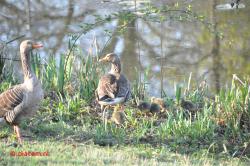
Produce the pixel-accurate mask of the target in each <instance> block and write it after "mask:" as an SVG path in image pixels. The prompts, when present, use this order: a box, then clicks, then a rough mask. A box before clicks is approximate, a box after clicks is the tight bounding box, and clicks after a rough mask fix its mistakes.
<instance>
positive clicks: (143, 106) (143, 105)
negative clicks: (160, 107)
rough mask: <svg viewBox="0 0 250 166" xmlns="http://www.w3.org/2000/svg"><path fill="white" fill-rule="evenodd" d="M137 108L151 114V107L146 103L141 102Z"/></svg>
mask: <svg viewBox="0 0 250 166" xmlns="http://www.w3.org/2000/svg"><path fill="white" fill-rule="evenodd" d="M137 107H138V109H139V110H140V111H142V112H146V113H147V112H150V107H151V105H150V104H149V103H148V102H146V101H141V102H140V103H139V105H138V106H137Z"/></svg>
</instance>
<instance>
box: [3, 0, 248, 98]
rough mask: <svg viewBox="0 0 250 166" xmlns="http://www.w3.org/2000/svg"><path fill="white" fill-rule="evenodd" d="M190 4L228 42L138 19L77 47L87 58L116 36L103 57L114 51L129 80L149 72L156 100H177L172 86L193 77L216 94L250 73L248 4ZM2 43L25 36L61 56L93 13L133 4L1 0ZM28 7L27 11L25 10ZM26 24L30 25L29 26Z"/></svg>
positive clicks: (194, 25)
mask: <svg viewBox="0 0 250 166" xmlns="http://www.w3.org/2000/svg"><path fill="white" fill-rule="evenodd" d="M150 2H152V3H154V4H155V5H157V6H160V5H165V4H170V5H173V4H175V3H176V2H177V1H174V0H171V1H169V0H157V1H154V0H151V1H150ZM178 2H179V4H185V5H188V4H191V5H192V6H193V10H194V11H196V12H200V13H203V14H204V15H205V16H206V17H207V18H209V19H210V22H213V23H214V27H213V28H214V29H216V30H218V31H222V32H223V33H224V35H225V38H224V39H223V40H222V39H220V38H219V36H217V35H215V34H212V33H210V32H209V31H208V30H207V29H206V28H205V27H204V26H202V25H201V24H200V23H198V22H176V21H171V20H169V21H166V22H163V23H153V22H149V21H144V20H142V19H138V20H136V21H133V22H131V23H130V24H129V25H128V29H127V31H126V32H125V33H124V34H118V33H116V31H117V27H118V26H119V25H121V24H122V22H121V21H120V20H114V21H113V22H112V23H110V24H104V25H101V26H99V27H96V28H95V29H94V30H92V31H91V32H89V33H88V34H86V35H85V36H83V37H81V38H80V40H79V43H78V44H79V45H80V46H81V48H82V51H83V52H84V53H87V52H88V51H89V50H90V47H91V45H92V44H93V41H94V40H95V41H96V42H97V45H98V46H99V47H100V48H102V47H103V46H104V44H105V43H106V42H107V40H109V37H108V36H107V34H106V33H105V31H104V29H109V30H111V32H112V33H113V36H112V38H111V40H110V42H109V44H108V45H107V47H106V48H105V50H104V51H103V53H107V52H112V51H115V52H117V53H118V54H119V55H120V56H121V60H122V63H123V71H124V73H126V75H127V76H128V77H129V79H130V80H131V81H133V80H134V79H136V78H137V77H138V75H137V74H136V72H135V68H137V69H138V70H140V71H141V72H142V73H143V72H144V71H145V70H147V69H148V70H149V71H150V72H149V83H150V84H149V89H150V93H151V94H152V95H157V96H160V95H161V93H160V91H161V89H163V90H164V91H165V92H166V93H167V94H170V95H173V90H172V89H173V85H174V84H175V83H177V82H178V83H181V82H184V81H185V80H187V79H188V76H189V74H190V73H191V72H192V76H193V82H197V83H199V82H200V81H201V80H203V79H206V80H207V81H208V83H209V85H210V87H211V89H215V90H218V89H219V88H221V87H225V86H226V84H227V83H230V80H231V78H232V74H233V73H236V74H238V75H239V76H244V75H249V74H250V56H249V53H250V32H249V28H250V19H249V12H250V8H249V5H250V4H249V2H246V1H245V2H244V3H245V6H246V8H244V9H239V10H227V11H219V10H216V5H218V4H223V3H229V1H223V0H211V1H203V0H199V1H198V0H197V1H195V2H194V1H184V0H183V1H178ZM145 3H147V1H139V0H137V5H136V7H137V8H139V7H143V4H145ZM0 6H1V7H0V9H1V10H0V21H1V25H0V32H1V33H0V40H1V41H8V40H9V39H12V38H14V37H16V36H20V35H23V34H24V35H26V37H32V38H33V39H34V40H39V41H42V42H43V44H44V45H45V48H46V49H45V50H44V52H43V53H42V54H43V55H45V53H46V54H55V55H57V56H60V54H61V53H63V52H65V50H66V49H67V43H68V39H69V34H70V33H75V32H80V31H81V29H80V28H79V26H78V25H79V24H81V23H82V22H92V21H93V19H94V17H93V16H92V15H93V14H101V15H107V14H110V13H113V12H117V11H120V10H124V9H127V10H134V8H135V6H134V1H133V0H132V1H114V0H109V1H98V0H84V1H74V0H64V1H58V0H45V1H41V0H37V1H29V0H25V1H18V0H1V1H0ZM28 6H29V10H28V9H27V7H28ZM27 25H28V26H27ZM19 42H20V41H15V42H13V43H11V44H10V45H8V48H9V49H8V51H9V56H13V57H18V56H17V53H16V52H17V49H16V48H17V45H18V43H19Z"/></svg>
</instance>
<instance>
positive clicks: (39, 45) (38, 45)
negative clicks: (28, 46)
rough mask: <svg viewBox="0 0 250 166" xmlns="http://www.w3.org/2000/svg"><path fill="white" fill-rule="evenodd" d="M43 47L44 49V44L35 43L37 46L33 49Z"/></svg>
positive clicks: (34, 45)
mask: <svg viewBox="0 0 250 166" xmlns="http://www.w3.org/2000/svg"><path fill="white" fill-rule="evenodd" d="M41 47H43V45H42V44H37V43H35V44H33V45H32V48H33V49H34V48H41Z"/></svg>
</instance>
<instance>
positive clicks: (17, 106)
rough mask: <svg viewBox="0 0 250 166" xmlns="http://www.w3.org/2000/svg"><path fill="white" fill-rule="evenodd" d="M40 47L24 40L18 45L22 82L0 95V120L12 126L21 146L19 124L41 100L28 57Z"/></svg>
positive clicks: (41, 93)
mask: <svg viewBox="0 0 250 166" xmlns="http://www.w3.org/2000/svg"><path fill="white" fill-rule="evenodd" d="M40 47H42V45H41V44H35V43H34V42H33V41H31V40H25V41H23V42H22V43H21V45H20V55H21V63H22V69H23V74H24V82H23V83H22V84H18V85H15V86H13V87H11V88H10V89H8V90H6V91H5V92H3V93H2V94H0V118H4V119H5V121H6V122H7V123H8V124H10V125H12V126H13V128H14V132H15V134H16V136H17V139H18V142H19V143H20V144H21V143H22V139H21V135H20V129H19V123H20V122H21V120H22V119H23V118H24V117H27V116H30V115H32V114H34V112H35V110H37V107H38V104H39V103H40V102H41V100H42V99H43V89H42V85H41V83H40V81H39V80H38V79H37V77H36V75H35V74H34V73H33V72H32V71H31V68H30V56H31V52H32V50H33V49H36V48H40Z"/></svg>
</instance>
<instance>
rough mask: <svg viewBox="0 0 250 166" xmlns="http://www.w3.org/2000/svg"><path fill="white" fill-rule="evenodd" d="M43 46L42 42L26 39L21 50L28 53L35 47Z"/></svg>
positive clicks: (21, 45)
mask: <svg viewBox="0 0 250 166" xmlns="http://www.w3.org/2000/svg"><path fill="white" fill-rule="evenodd" d="M41 47H43V45H42V44H38V43H35V42H33V41H32V40H24V41H23V42H22V43H21V44H20V52H21V53H26V54H27V53H28V52H31V51H32V50H33V49H37V48H41Z"/></svg>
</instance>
